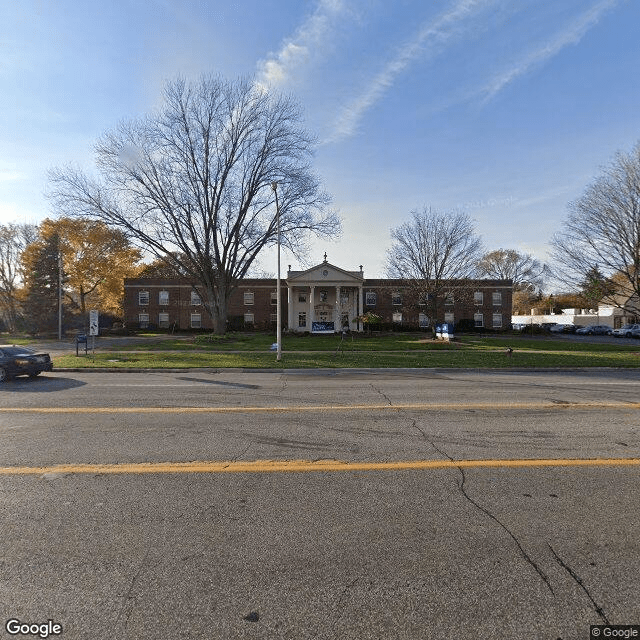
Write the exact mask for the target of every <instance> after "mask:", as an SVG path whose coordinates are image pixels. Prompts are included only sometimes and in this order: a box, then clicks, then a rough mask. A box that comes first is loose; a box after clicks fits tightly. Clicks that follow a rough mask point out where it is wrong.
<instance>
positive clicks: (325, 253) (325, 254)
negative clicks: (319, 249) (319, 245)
mask: <svg viewBox="0 0 640 640" xmlns="http://www.w3.org/2000/svg"><path fill="white" fill-rule="evenodd" d="M324 261H325V262H326V261H327V252H326V251H325V252H324Z"/></svg>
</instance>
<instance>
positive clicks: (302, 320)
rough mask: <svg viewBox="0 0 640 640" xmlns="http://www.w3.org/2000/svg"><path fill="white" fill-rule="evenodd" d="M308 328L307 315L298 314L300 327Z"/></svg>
mask: <svg viewBox="0 0 640 640" xmlns="http://www.w3.org/2000/svg"><path fill="white" fill-rule="evenodd" d="M306 326H307V314H306V313H299V314H298V327H299V328H301V329H304V328H305V327H306Z"/></svg>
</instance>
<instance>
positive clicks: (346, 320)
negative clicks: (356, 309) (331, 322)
mask: <svg viewBox="0 0 640 640" xmlns="http://www.w3.org/2000/svg"><path fill="white" fill-rule="evenodd" d="M340 326H341V327H342V328H343V329H344V328H345V327H346V328H347V329H348V328H349V314H348V313H343V314H342V318H341V320H340Z"/></svg>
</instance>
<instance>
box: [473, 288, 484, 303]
mask: <svg viewBox="0 0 640 640" xmlns="http://www.w3.org/2000/svg"><path fill="white" fill-rule="evenodd" d="M473 301H474V302H475V303H476V304H482V303H483V302H484V296H483V295H482V291H476V292H475V293H474V294H473Z"/></svg>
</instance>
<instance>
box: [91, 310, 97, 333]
mask: <svg viewBox="0 0 640 640" xmlns="http://www.w3.org/2000/svg"><path fill="white" fill-rule="evenodd" d="M89 335H90V336H97V335H98V310H97V309H91V311H89Z"/></svg>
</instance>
